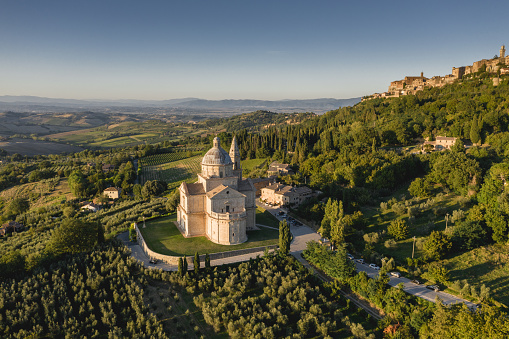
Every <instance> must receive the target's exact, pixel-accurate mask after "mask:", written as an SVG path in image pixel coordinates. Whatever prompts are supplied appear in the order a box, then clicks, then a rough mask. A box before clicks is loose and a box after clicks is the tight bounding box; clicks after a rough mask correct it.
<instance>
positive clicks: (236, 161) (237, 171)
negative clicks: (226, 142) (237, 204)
mask: <svg viewBox="0 0 509 339" xmlns="http://www.w3.org/2000/svg"><path fill="white" fill-rule="evenodd" d="M230 158H231V159H232V163H233V174H234V175H237V176H238V177H239V180H242V166H241V164H240V151H239V146H238V145H237V137H235V136H234V137H233V140H232V145H231V147H230Z"/></svg>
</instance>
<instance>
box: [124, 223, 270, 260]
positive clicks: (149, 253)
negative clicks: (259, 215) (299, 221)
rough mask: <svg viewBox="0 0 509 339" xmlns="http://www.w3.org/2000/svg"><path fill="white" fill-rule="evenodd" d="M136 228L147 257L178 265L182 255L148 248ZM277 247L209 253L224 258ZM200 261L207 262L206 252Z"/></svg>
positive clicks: (211, 256)
mask: <svg viewBox="0 0 509 339" xmlns="http://www.w3.org/2000/svg"><path fill="white" fill-rule="evenodd" d="M134 229H135V230H136V239H137V241H138V244H139V245H140V247H141V248H142V249H143V252H144V253H145V254H146V255H147V257H149V258H150V259H157V260H160V261H162V262H165V263H167V264H169V265H175V266H177V265H178V261H179V258H181V257H179V256H172V255H165V254H160V253H157V252H154V251H152V250H151V249H150V248H148V246H147V244H146V243H145V239H143V236H142V235H141V232H140V230H139V228H138V225H136V224H135V226H134ZM276 248H278V245H270V246H262V247H253V248H246V249H242V250H235V251H227V252H220V253H211V254H209V257H210V260H216V259H224V258H230V257H235V256H237V255H244V254H249V253H256V252H263V251H265V249H267V250H269V251H272V250H275V249H276ZM193 260H194V256H189V257H187V262H188V263H189V264H192V263H193ZM200 262H201V263H204V262H205V254H202V255H200Z"/></svg>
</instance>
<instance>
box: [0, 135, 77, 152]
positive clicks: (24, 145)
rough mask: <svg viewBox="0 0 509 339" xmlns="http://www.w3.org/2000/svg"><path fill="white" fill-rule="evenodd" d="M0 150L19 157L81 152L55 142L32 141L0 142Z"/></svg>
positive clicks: (70, 146) (11, 140)
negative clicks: (17, 154)
mask: <svg viewBox="0 0 509 339" xmlns="http://www.w3.org/2000/svg"><path fill="white" fill-rule="evenodd" d="M0 148H2V149H4V150H6V151H7V152H9V153H10V154H15V153H19V154H21V155H27V156H34V155H47V154H60V153H75V152H81V151H83V148H81V147H78V146H72V145H66V144H60V143H57V142H50V141H41V140H32V139H16V138H15V139H10V140H9V141H2V142H0Z"/></svg>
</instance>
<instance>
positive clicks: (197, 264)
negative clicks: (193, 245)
mask: <svg viewBox="0 0 509 339" xmlns="http://www.w3.org/2000/svg"><path fill="white" fill-rule="evenodd" d="M193 264H194V273H196V274H198V273H199V272H200V256H199V255H198V252H195V253H194V262H193Z"/></svg>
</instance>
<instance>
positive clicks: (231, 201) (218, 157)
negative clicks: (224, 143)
mask: <svg viewBox="0 0 509 339" xmlns="http://www.w3.org/2000/svg"><path fill="white" fill-rule="evenodd" d="M179 190H180V203H179V206H178V207H177V226H178V227H179V229H180V231H181V232H182V234H183V235H184V236H185V237H193V236H206V237H207V238H208V239H209V240H210V241H212V242H214V243H217V244H222V245H235V244H240V243H243V242H245V241H247V234H246V231H247V230H251V229H254V228H255V214H256V202H255V193H256V189H255V187H254V185H253V183H252V182H251V179H244V180H243V179H242V167H241V165H240V152H239V148H238V145H237V140H236V138H235V137H234V138H233V141H232V144H231V147H230V153H229V154H228V153H227V152H226V151H225V150H224V149H223V148H222V147H221V145H220V140H219V138H218V137H216V138H214V144H213V147H212V148H211V149H210V150H209V151H208V152H207V153H206V154H205V156H204V157H203V160H202V162H201V173H200V174H198V181H197V182H195V183H192V184H188V183H186V182H183V183H182V184H181V185H180V187H179Z"/></svg>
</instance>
